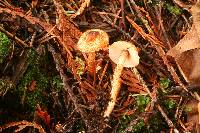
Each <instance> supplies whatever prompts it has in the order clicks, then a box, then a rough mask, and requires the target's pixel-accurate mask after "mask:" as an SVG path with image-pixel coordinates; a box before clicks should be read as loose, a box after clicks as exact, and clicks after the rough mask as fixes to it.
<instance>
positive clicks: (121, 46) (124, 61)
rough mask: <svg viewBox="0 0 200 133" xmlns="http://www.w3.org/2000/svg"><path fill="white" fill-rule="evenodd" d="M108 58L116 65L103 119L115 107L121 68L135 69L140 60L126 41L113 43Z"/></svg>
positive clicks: (136, 52)
mask: <svg viewBox="0 0 200 133" xmlns="http://www.w3.org/2000/svg"><path fill="white" fill-rule="evenodd" d="M109 57H110V59H111V60H112V61H113V62H114V63H116V64H117V66H116V68H115V70H114V75H113V80H112V83H111V86H112V90H111V92H110V95H111V96H110V97H111V98H110V99H111V100H110V101H109V103H108V106H107V109H106V111H105V112H104V117H109V115H110V114H111V112H112V110H113V108H114V106H115V102H116V99H117V95H118V92H119V89H120V86H121V82H120V75H121V73H122V70H123V67H135V66H137V65H138V64H139V59H140V57H139V56H138V51H137V48H136V47H135V46H134V45H133V44H132V43H129V42H126V41H117V42H114V43H113V44H112V45H111V46H110V47H109Z"/></svg>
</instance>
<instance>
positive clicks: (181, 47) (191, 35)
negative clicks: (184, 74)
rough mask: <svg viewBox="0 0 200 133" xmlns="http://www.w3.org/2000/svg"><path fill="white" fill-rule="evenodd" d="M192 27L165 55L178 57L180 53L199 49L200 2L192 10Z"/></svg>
mask: <svg viewBox="0 0 200 133" xmlns="http://www.w3.org/2000/svg"><path fill="white" fill-rule="evenodd" d="M191 13H192V16H193V25H192V28H191V29H190V31H189V32H188V33H187V34H186V35H185V36H184V37H183V38H182V39H181V40H180V41H179V42H178V44H177V45H176V46H175V47H173V48H172V49H170V50H169V51H168V52H167V55H170V56H172V57H178V56H179V55H180V54H181V53H183V52H185V51H188V50H191V49H196V48H200V2H197V3H196V4H195V5H194V6H193V7H192V8H191Z"/></svg>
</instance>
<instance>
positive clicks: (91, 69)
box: [87, 52, 96, 77]
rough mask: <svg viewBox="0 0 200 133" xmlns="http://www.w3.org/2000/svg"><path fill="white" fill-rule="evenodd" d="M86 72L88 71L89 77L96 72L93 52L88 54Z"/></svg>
mask: <svg viewBox="0 0 200 133" xmlns="http://www.w3.org/2000/svg"><path fill="white" fill-rule="evenodd" d="M87 64H88V71H89V75H90V76H92V77H93V76H94V72H96V70H95V52H90V53H89V54H88V61H87Z"/></svg>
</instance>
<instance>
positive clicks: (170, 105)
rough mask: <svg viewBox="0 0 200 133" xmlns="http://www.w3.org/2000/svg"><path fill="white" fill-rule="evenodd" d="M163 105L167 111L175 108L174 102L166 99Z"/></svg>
mask: <svg viewBox="0 0 200 133" xmlns="http://www.w3.org/2000/svg"><path fill="white" fill-rule="evenodd" d="M164 104H165V106H166V108H167V109H169V110H172V109H174V108H175V107H176V102H175V101H174V100H172V99H167V100H165V101H164Z"/></svg>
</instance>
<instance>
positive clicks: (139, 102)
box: [136, 95, 150, 112]
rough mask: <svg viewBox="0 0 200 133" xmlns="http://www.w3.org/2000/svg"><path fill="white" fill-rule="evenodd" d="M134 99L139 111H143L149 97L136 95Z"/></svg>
mask: <svg viewBox="0 0 200 133" xmlns="http://www.w3.org/2000/svg"><path fill="white" fill-rule="evenodd" d="M136 101H137V106H138V109H139V110H140V112H144V109H145V107H146V105H147V104H148V103H149V102H150V98H149V97H148V96H144V95H138V96H137V97H136Z"/></svg>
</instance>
